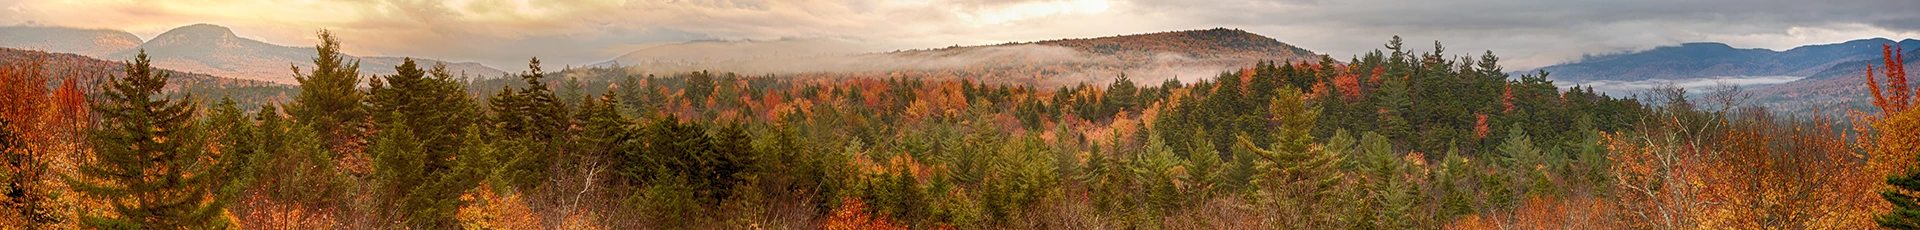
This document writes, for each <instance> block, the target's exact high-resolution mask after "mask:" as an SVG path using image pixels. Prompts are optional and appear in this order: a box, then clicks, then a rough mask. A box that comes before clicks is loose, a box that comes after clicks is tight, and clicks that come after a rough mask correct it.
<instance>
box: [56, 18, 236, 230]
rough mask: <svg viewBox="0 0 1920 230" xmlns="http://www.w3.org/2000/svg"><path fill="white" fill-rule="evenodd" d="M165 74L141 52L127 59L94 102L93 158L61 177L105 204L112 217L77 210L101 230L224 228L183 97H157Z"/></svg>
mask: <svg viewBox="0 0 1920 230" xmlns="http://www.w3.org/2000/svg"><path fill="white" fill-rule="evenodd" d="M167 77H168V76H167V74H166V73H163V72H156V71H155V69H153V66H152V65H151V64H150V62H149V61H148V60H147V54H146V51H144V50H142V51H140V53H139V55H138V56H135V58H134V60H133V62H130V63H127V64H126V77H124V78H113V79H111V80H110V85H108V87H106V88H105V89H103V90H102V92H101V96H102V97H103V98H104V99H102V100H101V101H98V102H97V103H95V104H94V106H93V111H94V114H97V115H98V116H100V120H99V123H98V125H97V126H96V127H94V129H93V130H91V131H90V132H88V134H89V135H88V137H89V138H88V139H90V140H91V143H92V147H93V151H91V152H89V153H90V154H91V157H92V158H93V159H95V161H94V162H91V163H88V164H82V165H80V166H79V170H78V171H79V175H78V176H77V177H69V178H68V179H67V180H66V181H67V184H68V185H69V186H72V188H73V189H74V190H75V191H78V192H79V193H80V194H82V195H84V196H88V197H91V198H95V199H99V200H101V201H103V202H105V203H106V204H107V205H109V206H110V207H112V212H113V213H114V214H113V215H107V216H93V215H90V214H82V216H81V217H80V221H81V222H82V224H83V225H85V226H88V227H92V228H104V229H145V228H153V229H182V228H227V227H231V226H230V223H226V222H224V220H225V219H223V218H220V214H221V213H222V212H223V210H224V209H225V208H224V207H222V206H221V205H220V204H219V203H218V202H215V201H214V200H210V199H209V198H211V197H212V196H211V195H210V193H211V192H212V190H213V188H212V183H211V181H210V180H212V179H215V176H216V175H218V174H216V173H213V170H214V169H213V168H211V167H209V166H211V165H212V163H213V162H208V157H206V154H207V149H206V146H205V145H203V143H204V141H205V140H204V139H202V135H201V134H202V133H200V132H201V130H200V127H198V126H197V125H195V122H194V118H193V116H194V114H195V112H196V110H198V108H199V105H197V104H196V103H194V102H193V98H192V97H191V96H190V95H189V96H186V97H184V98H177V99H174V98H167V97H164V96H161V95H160V90H161V89H163V88H165V87H166V83H167Z"/></svg>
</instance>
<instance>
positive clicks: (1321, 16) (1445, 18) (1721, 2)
mask: <svg viewBox="0 0 1920 230" xmlns="http://www.w3.org/2000/svg"><path fill="white" fill-rule="evenodd" d="M193 23H212V24H218V25H223V26H228V27H231V28H233V29H234V31H235V32H236V33H238V34H240V36H243V37H250V38H255V39H260V40H264V41H267V42H270V43H275V44H282V45H297V46H311V45H312V44H313V43H314V38H313V36H312V35H313V33H314V31H317V30H319V29H323V28H324V29H331V30H333V31H335V33H337V34H339V35H341V37H342V38H343V39H342V40H344V41H343V43H344V44H345V45H346V46H347V47H346V49H347V51H348V52H349V53H353V54H359V55H380V56H413V57H429V58H438V59H445V60H453V61H478V62H482V63H485V64H487V65H490V66H493V67H495V68H501V69H503V70H509V71H517V70H524V69H525V64H524V63H525V60H526V59H527V58H528V57H533V56H538V57H540V58H541V59H542V60H543V61H544V62H545V63H548V65H568V64H571V65H584V64H592V63H597V62H601V61H605V60H608V59H612V58H614V57H616V56H619V55H620V54H624V53H626V52H628V51H632V50H635V49H639V48H644V47H648V46H654V45H659V44H666V43H676V42H685V41H692V40H712V39H720V40H740V39H755V40H769V39H782V38H835V39H847V40H855V41H861V42H866V43H870V44H872V45H871V46H866V50H857V51H885V50H895V49H913V48H930V47H945V46H948V45H979V44H993V43H1001V42H1010V41H1032V40H1045V39H1054V38H1077V37H1098V36H1107V35H1117V34H1134V33H1147V32H1156V31H1168V30H1189V29H1207V28H1214V27H1228V28H1240V29H1245V30H1248V31H1251V32H1254V33H1259V34H1262V35H1266V36H1268V37H1273V38H1275V39H1279V40H1280V41H1282V42H1286V43H1289V44H1293V45H1296V46H1300V47H1302V48H1306V49H1309V50H1312V51H1314V52H1317V53H1324V54H1331V55H1333V56H1335V57H1336V58H1340V59H1343V60H1344V59H1345V58H1346V57H1350V56H1352V55H1354V54H1357V53H1361V52H1365V51H1368V50H1373V49H1377V48H1379V47H1380V45H1381V44H1382V43H1383V42H1384V41H1385V40H1386V39H1387V38H1388V37H1389V36H1392V35H1396V34H1398V35H1401V36H1402V37H1404V38H1405V39H1406V40H1407V44H1409V45H1410V46H1412V47H1415V48H1420V49H1428V48H1430V45H1429V44H1431V41H1433V40H1440V41H1441V42H1442V43H1444V44H1445V45H1446V47H1447V50H1448V52H1449V53H1452V54H1467V53H1472V54H1479V53H1480V52H1481V51H1485V50H1492V51H1493V52H1494V53H1495V54H1497V55H1500V56H1502V57H1503V60H1504V62H1503V63H1504V64H1506V66H1507V69H1509V70H1519V69H1530V68H1535V67H1540V66H1545V65H1551V64H1555V63H1560V62H1565V61H1569V60H1573V59H1577V58H1579V57H1580V55H1581V54H1587V53H1610V52H1620V51H1630V50H1640V49H1647V48H1651V47H1655V46H1661V45H1673V44H1678V43H1682V42H1695V41H1718V42H1725V43H1728V44H1731V45H1733V46H1734V47H1743V48H1745V47H1755V48H1770V49H1776V50H1779V49H1786V48H1791V47H1794V46H1800V45H1806V44H1823V43H1837V42H1842V41H1846V40H1853V39H1861V38H1872V37H1888V38H1894V39H1899V38H1908V37H1920V1H1917V0H1698V1H1683V0H1554V1H1544V0H1408V1H1395V0H1280V1H1259V0H1226V1H1192V0H899V1H882V0H765V1H759V0H737V1H727V0H666V1H655V0H578V1H542V0H451V1H419V0H180V1H140V0H0V25H18V24H36V25H51V26H72V27H85V28H111V29H121V30H126V31H129V32H133V33H134V34H136V35H139V36H140V37H141V38H142V39H148V38H152V37H153V36H154V35H158V34H159V33H161V32H165V31H166V30H167V29H171V28H174V27H179V26H184V25H188V24H193Z"/></svg>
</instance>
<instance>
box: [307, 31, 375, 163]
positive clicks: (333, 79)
mask: <svg viewBox="0 0 1920 230" xmlns="http://www.w3.org/2000/svg"><path fill="white" fill-rule="evenodd" d="M314 50H315V51H317V52H318V53H319V56H318V57H314V58H313V64H314V68H313V71H312V72H311V73H308V74H305V75H302V76H295V77H294V80H297V81H299V82H300V95H299V96H298V97H295V98H294V101H295V102H296V103H294V104H292V105H288V106H287V113H289V114H291V115H293V118H294V120H295V121H297V122H300V123H301V124H304V125H307V126H310V127H313V129H314V131H315V132H318V133H319V134H320V138H321V139H322V140H323V146H324V147H325V148H326V149H327V150H331V151H333V152H334V153H359V152H360V145H361V144H362V142H364V141H365V140H364V139H365V135H366V134H365V133H366V132H365V130H366V123H365V121H366V118H367V115H368V113H367V110H366V108H365V106H366V105H365V104H362V100H364V98H365V97H366V96H365V92H361V91H360V90H359V89H357V88H355V87H358V86H359V85H360V61H358V60H355V61H352V62H347V61H346V54H341V53H340V41H339V40H337V39H335V38H334V37H333V33H332V32H328V31H325V30H321V31H320V46H318V47H314ZM293 72H294V74H296V75H299V74H300V69H299V68H298V67H296V68H294V69H293Z"/></svg>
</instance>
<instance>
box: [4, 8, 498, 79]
mask: <svg viewBox="0 0 1920 230" xmlns="http://www.w3.org/2000/svg"><path fill="white" fill-rule="evenodd" d="M43 28H46V29H43V30H52V31H55V32H51V33H48V34H53V35H49V36H48V37H58V38H59V39H66V40H87V39H90V37H94V36H95V35H87V34H78V35H75V34H74V33H72V32H59V31H79V30H82V29H75V28H66V27H43ZM101 31H115V30H101ZM115 34H125V35H126V36H132V34H131V33H125V32H124V31H118V33H115ZM4 37H5V36H0V38H4ZM6 40H8V39H0V44H8V43H6ZM135 41H138V40H137V37H136V38H135ZM15 43H18V42H15ZM5 47H13V46H5ZM13 48H28V49H31V47H13ZM108 49H117V50H113V51H112V52H100V51H85V50H79V49H73V48H61V49H54V48H48V49H47V50H48V51H51V52H60V53H76V54H81V55H85V56H89V57H93V58H98V59H108V60H127V59H132V58H133V56H134V55H136V54H137V53H138V52H140V51H141V50H145V51H146V52H147V56H148V57H149V58H151V59H152V60H153V62H154V66H156V67H161V68H167V69H174V70H179V71H185V72H193V73H204V74H210V75H214V76H222V77H229V78H237V79H247V80H261V81H268V82H274V83H279V84H297V82H296V81H294V77H293V76H294V75H293V74H292V73H293V72H291V71H292V70H291V69H289V67H288V66H289V65H291V66H298V67H301V68H302V69H312V68H313V61H312V58H313V57H314V56H316V55H317V54H318V52H317V51H316V50H314V49H313V47H299V46H284V45H278V44H273V43H268V42H264V41H259V40H254V39H249V38H245V37H241V36H239V35H237V34H235V33H234V32H233V30H232V29H230V28H227V27H224V26H219V25H214V24H206V23H198V24H191V25H186V26H181V27H177V28H174V29H171V30H168V31H166V32H163V33H161V34H159V35H156V36H154V37H153V38H151V39H148V40H146V41H143V42H136V43H134V45H133V46H128V47H125V48H112V47H109V48H108ZM83 52H87V53H94V54H93V55H88V54H85V53H83ZM347 58H348V59H349V60H358V61H360V62H361V66H360V67H361V68H360V73H361V74H372V75H389V74H394V73H395V71H394V70H393V66H397V65H399V64H400V60H401V58H400V57H384V56H352V55H349V56H347ZM414 60H416V61H418V62H421V63H422V64H424V65H426V66H432V65H434V64H446V65H447V67H448V69H449V70H451V71H453V72H454V73H466V74H469V76H474V77H493V76H501V75H505V74H506V72H505V71H501V70H499V69H494V68H492V67H488V66H485V65H483V64H480V63H477V62H457V63H456V62H446V61H440V60H434V59H423V58H414Z"/></svg>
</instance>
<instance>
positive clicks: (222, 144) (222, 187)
mask: <svg viewBox="0 0 1920 230" xmlns="http://www.w3.org/2000/svg"><path fill="white" fill-rule="evenodd" d="M206 127H207V128H208V129H207V130H210V131H214V133H210V134H213V135H211V136H214V137H215V138H216V140H217V143H216V146H218V148H217V151H214V152H212V154H211V155H212V156H213V157H212V158H213V159H214V161H215V164H214V168H213V172H214V173H215V175H214V178H213V179H212V180H211V182H212V183H213V184H215V185H216V186H215V187H214V188H213V189H214V196H215V198H217V199H218V200H219V202H220V203H222V204H232V203H233V202H234V201H235V200H236V199H238V198H239V196H240V193H241V192H242V190H244V189H246V188H247V187H250V186H251V183H252V182H253V177H254V176H255V175H256V174H258V172H259V171H257V170H256V168H257V167H255V165H254V164H253V163H254V159H253V158H256V157H258V156H260V153H259V152H260V149H261V148H260V143H261V141H260V140H259V139H258V138H259V137H260V134H259V131H258V129H256V128H255V127H254V126H253V120H252V119H248V117H247V115H246V114H245V113H244V112H241V111H240V108H239V106H238V103H236V102H234V101H233V98H231V97H222V98H220V102H219V103H216V104H215V105H214V106H213V111H212V113H209V114H208V116H207V121H206Z"/></svg>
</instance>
